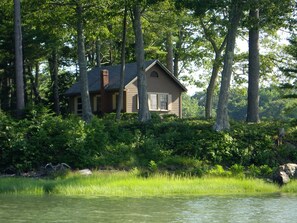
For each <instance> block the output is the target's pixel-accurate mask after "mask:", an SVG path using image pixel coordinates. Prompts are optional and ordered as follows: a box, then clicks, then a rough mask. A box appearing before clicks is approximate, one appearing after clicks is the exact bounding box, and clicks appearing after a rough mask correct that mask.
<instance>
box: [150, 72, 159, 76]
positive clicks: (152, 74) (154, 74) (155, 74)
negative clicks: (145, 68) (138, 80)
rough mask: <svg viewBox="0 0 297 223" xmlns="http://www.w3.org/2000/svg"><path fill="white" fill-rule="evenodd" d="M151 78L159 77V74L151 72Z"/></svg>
mask: <svg viewBox="0 0 297 223" xmlns="http://www.w3.org/2000/svg"><path fill="white" fill-rule="evenodd" d="M151 77H159V74H158V72H157V71H152V72H151Z"/></svg>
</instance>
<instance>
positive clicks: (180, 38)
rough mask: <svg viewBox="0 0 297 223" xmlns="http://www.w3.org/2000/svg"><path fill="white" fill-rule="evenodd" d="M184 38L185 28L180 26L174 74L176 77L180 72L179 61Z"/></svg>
mask: <svg viewBox="0 0 297 223" xmlns="http://www.w3.org/2000/svg"><path fill="white" fill-rule="evenodd" d="M182 38H183V28H182V27H180V28H179V32H178V40H177V42H176V45H175V52H174V64H173V74H174V76H175V77H178V74H179V73H178V72H179V67H178V63H179V52H180V50H181V47H182Z"/></svg>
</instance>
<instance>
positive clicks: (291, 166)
mask: <svg viewBox="0 0 297 223" xmlns="http://www.w3.org/2000/svg"><path fill="white" fill-rule="evenodd" d="M279 170H280V171H284V172H285V173H286V174H287V175H288V176H289V177H290V178H297V171H296V170H297V164H296V163H287V164H284V165H280V166H279Z"/></svg>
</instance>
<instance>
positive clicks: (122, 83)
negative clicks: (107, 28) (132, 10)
mask: <svg viewBox="0 0 297 223" xmlns="http://www.w3.org/2000/svg"><path fill="white" fill-rule="evenodd" d="M124 7H125V9H124V18H123V36H122V50H121V51H122V52H121V74H120V89H119V97H118V101H117V111H116V119H117V120H120V119H121V110H122V105H123V98H124V87H125V63H126V60H125V57H126V42H127V11H128V10H127V1H126V0H125V1H124Z"/></svg>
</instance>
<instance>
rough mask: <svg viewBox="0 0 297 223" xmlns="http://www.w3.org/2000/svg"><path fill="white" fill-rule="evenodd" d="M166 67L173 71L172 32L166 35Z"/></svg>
mask: <svg viewBox="0 0 297 223" xmlns="http://www.w3.org/2000/svg"><path fill="white" fill-rule="evenodd" d="M166 51H167V54H166V67H167V69H168V70H169V71H170V72H171V73H173V43H172V33H171V32H168V33H167V36H166Z"/></svg>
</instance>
